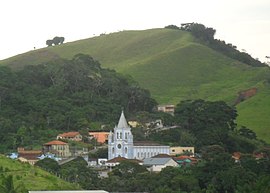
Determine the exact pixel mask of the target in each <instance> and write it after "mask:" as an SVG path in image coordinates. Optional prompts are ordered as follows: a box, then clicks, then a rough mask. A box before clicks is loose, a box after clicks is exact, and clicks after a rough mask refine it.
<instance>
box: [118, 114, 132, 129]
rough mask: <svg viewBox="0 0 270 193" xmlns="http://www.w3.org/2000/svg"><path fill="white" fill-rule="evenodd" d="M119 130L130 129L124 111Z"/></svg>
mask: <svg viewBox="0 0 270 193" xmlns="http://www.w3.org/2000/svg"><path fill="white" fill-rule="evenodd" d="M117 128H121V129H122V128H129V126H128V124H127V120H126V118H125V115H124V111H122V113H121V116H120V119H119V122H118V125H117Z"/></svg>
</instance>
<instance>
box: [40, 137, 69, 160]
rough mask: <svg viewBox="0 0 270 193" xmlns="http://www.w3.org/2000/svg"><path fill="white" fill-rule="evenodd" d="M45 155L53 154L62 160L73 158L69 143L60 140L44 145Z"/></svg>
mask: <svg viewBox="0 0 270 193" xmlns="http://www.w3.org/2000/svg"><path fill="white" fill-rule="evenodd" d="M43 153H44V154H46V153H52V154H55V156H57V157H61V158H66V157H70V156H71V153H70V151H69V145H68V143H65V142H63V141H59V140H54V141H50V142H48V143H45V144H43Z"/></svg>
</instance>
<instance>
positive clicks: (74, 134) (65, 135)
mask: <svg viewBox="0 0 270 193" xmlns="http://www.w3.org/2000/svg"><path fill="white" fill-rule="evenodd" d="M79 134H80V133H79V132H77V131H72V132H66V133H62V134H59V135H58V136H60V137H76V136H77V135H79Z"/></svg>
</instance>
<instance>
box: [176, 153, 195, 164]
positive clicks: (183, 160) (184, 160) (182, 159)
mask: <svg viewBox="0 0 270 193" xmlns="http://www.w3.org/2000/svg"><path fill="white" fill-rule="evenodd" d="M173 159H174V160H175V161H176V162H177V163H178V164H179V166H190V165H194V164H196V163H197V162H198V160H197V159H196V158H194V157H190V156H188V155H181V156H178V157H174V158H173Z"/></svg>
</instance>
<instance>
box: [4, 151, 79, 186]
mask: <svg viewBox="0 0 270 193" xmlns="http://www.w3.org/2000/svg"><path fill="white" fill-rule="evenodd" d="M0 166H1V167H2V168H3V170H4V172H1V173H2V174H3V175H5V176H7V175H12V176H13V180H14V184H15V187H16V186H19V185H21V184H22V183H23V184H24V186H25V188H26V189H27V190H76V189H77V190H78V189H80V188H79V186H78V185H75V184H70V183H68V182H66V181H64V180H61V179H60V178H58V177H56V176H54V175H52V174H50V173H48V172H45V171H43V170H41V169H40V168H38V167H34V166H31V165H29V164H24V163H20V162H19V161H17V160H11V159H9V158H6V157H5V156H3V155H0Z"/></svg>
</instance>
